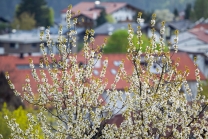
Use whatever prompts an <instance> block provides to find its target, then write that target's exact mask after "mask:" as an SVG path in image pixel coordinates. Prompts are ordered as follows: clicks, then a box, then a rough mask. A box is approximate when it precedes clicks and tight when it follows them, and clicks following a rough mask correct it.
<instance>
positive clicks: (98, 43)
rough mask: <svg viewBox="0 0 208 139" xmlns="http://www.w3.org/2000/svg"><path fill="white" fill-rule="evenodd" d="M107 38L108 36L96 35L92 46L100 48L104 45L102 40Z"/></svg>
mask: <svg viewBox="0 0 208 139" xmlns="http://www.w3.org/2000/svg"><path fill="white" fill-rule="evenodd" d="M107 38H108V35H97V36H95V42H94V46H95V47H97V46H101V45H102V44H103V43H104V40H105V39H107Z"/></svg>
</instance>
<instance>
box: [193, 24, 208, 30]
mask: <svg viewBox="0 0 208 139" xmlns="http://www.w3.org/2000/svg"><path fill="white" fill-rule="evenodd" d="M194 28H204V29H208V24H198V25H196V26H195V27H194Z"/></svg>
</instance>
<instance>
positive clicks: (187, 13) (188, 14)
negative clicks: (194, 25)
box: [185, 3, 192, 19]
mask: <svg viewBox="0 0 208 139" xmlns="http://www.w3.org/2000/svg"><path fill="white" fill-rule="evenodd" d="M191 8H192V6H191V4H190V3H188V4H187V5H186V9H185V19H190V16H191Z"/></svg>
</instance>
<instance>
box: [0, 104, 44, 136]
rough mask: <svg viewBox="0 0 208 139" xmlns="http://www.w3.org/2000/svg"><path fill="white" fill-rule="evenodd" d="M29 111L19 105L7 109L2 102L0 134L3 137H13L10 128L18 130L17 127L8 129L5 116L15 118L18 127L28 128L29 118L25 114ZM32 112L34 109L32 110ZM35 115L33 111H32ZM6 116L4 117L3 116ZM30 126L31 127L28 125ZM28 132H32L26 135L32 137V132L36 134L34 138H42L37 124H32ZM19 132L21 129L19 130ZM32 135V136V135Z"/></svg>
mask: <svg viewBox="0 0 208 139" xmlns="http://www.w3.org/2000/svg"><path fill="white" fill-rule="evenodd" d="M29 112H31V110H25V109H23V108H22V107H19V108H18V109H16V110H13V111H11V110H9V108H8V107H7V105H6V103H4V105H3V108H2V110H1V111H0V123H1V124H0V134H1V135H2V136H3V138H4V139H8V138H15V137H14V136H13V135H12V134H11V133H12V132H13V131H12V130H18V128H14V129H12V130H11V129H10V128H8V127H7V118H6V117H10V118H14V119H16V122H17V123H18V125H19V126H18V127H20V128H21V129H23V130H26V129H29V123H30V122H29V119H28V116H27V114H28V113H29ZM33 113H34V111H33ZM34 115H35V113H34ZM5 116H6V117H5ZM30 128H31V127H30ZM29 130H31V131H30V132H32V134H31V135H30V134H27V135H26V137H29V136H30V137H32V136H33V135H34V134H37V135H36V138H37V137H38V138H39V139H43V133H42V131H41V128H40V126H39V125H36V126H33V127H32V128H31V129H29ZM19 132H20V134H21V131H19ZM33 137H34V136H33Z"/></svg>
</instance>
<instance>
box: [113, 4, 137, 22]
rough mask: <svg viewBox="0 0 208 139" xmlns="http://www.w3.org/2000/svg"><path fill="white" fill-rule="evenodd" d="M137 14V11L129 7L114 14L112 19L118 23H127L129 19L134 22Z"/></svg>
mask: <svg viewBox="0 0 208 139" xmlns="http://www.w3.org/2000/svg"><path fill="white" fill-rule="evenodd" d="M135 14H136V12H135V11H133V10H131V9H129V8H127V7H124V8H121V9H119V10H118V11H115V12H114V13H112V17H113V18H114V19H115V21H116V22H119V21H126V20H127V19H128V20H133V17H134V15H135Z"/></svg>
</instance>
